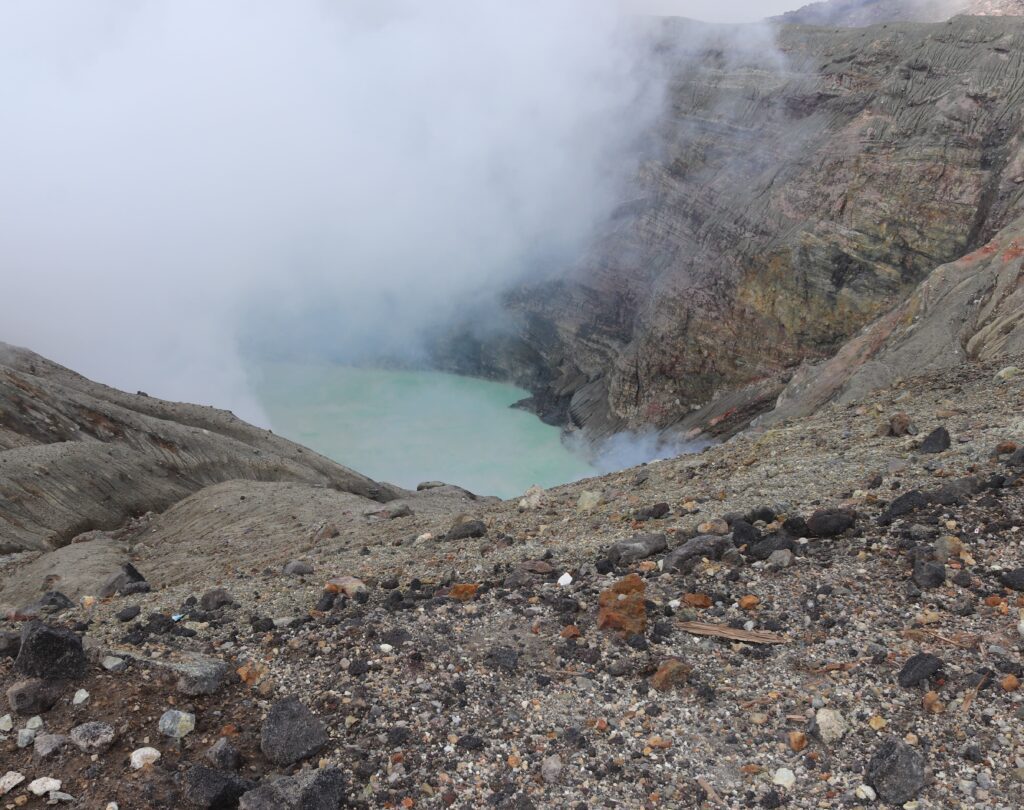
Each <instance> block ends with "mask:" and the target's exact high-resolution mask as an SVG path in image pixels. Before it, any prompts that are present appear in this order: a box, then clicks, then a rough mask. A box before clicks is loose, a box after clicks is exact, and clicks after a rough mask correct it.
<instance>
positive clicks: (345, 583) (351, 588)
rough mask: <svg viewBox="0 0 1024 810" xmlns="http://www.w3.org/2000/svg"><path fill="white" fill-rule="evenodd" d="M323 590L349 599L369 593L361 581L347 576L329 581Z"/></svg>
mask: <svg viewBox="0 0 1024 810" xmlns="http://www.w3.org/2000/svg"><path fill="white" fill-rule="evenodd" d="M324 590H325V591H329V592H331V593H342V594H344V595H345V596H347V597H348V598H349V599H355V598H356V597H358V596H359V595H360V594H364V593H367V594H368V593H369V592H370V589H369V588H367V587H366V584H365V583H364V582H363V581H362V580H361V579H356V578H355V577H350V576H348V575H345V576H340V577H334V578H333V579H329V580H328V581H327V584H326V585H324Z"/></svg>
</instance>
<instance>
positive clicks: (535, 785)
mask: <svg viewBox="0 0 1024 810" xmlns="http://www.w3.org/2000/svg"><path fill="white" fill-rule="evenodd" d="M1003 365H1007V363H1006V362H1005V361H1004V363H1003V364H1001V366H987V365H970V366H965V367H962V368H960V369H957V370H956V371H955V372H950V373H946V374H943V375H936V376H930V377H927V378H921V379H913V380H907V381H905V382H903V383H901V384H899V385H897V386H895V387H894V388H892V389H888V390H885V391H880V392H876V394H874V395H873V396H872V398H871V399H870V400H869V401H865V402H862V403H858V404H855V405H852V406H844V407H830V408H828V409H826V410H824V411H823V412H821V413H820V414H818V415H816V416H814V417H811V418H808V419H805V420H801V421H799V422H794V423H791V424H786V425H783V426H781V427H778V428H773V429H771V430H768V431H763V432H756V431H753V432H750V433H748V434H744V435H742V436H740V437H737V438H736V439H734V440H733V441H731V442H729V443H727V444H725V445H721V446H718V447H714V448H711V449H709V450H707V451H705V452H704V453H702V454H700V455H696V456H688V457H681V458H678V459H672V460H669V461H664V462H658V463H654V464H650V465H647V466H644V467H641V468H636V469H632V470H627V471H623V472H621V473H617V474H614V475H610V476H605V477H602V478H595V479H592V480H588V481H583V482H578V483H575V484H572V485H568V486H564V487H559V488H556V489H554V490H551V491H549V492H543V493H542V492H535V493H531V494H530V495H528V497H527V498H526V499H525V500H524V502H523V503H520V502H518V501H510V502H505V503H489V502H480V501H467V503H468V504H469V505H468V506H467V507H466V509H467V514H464V515H458V516H456V515H454V514H448V513H443V512H441V511H439V510H437V509H434V510H430V511H429V513H422V514H421V513H416V512H415V511H414V513H413V514H411V515H405V516H399V517H396V518H394V519H387V518H381V517H378V516H371V517H367V518H366V519H365V520H364V521H362V522H361V523H359V522H356V523H353V524H352V525H350V526H346V527H345V528H344V529H343V530H342V531H339V533H338V536H335V537H330V536H329V535H330V534H331V533H330V532H326V533H325V532H322V531H321V532H320V533H319V535H318V539H311V540H309V541H308V542H303V543H301V544H299V545H294V546H291V547H281V546H279V545H274V546H268V547H262V546H261V545H260V539H259V538H258V537H251V535H250V537H251V539H250V541H249V543H250V545H249V546H248V547H246V548H244V549H241V550H240V549H238V548H237V543H236V544H235V547H233V548H225V547H224V544H221V543H218V542H216V538H214V537H194V538H190V539H189V540H188V541H187V542H186V541H182V544H181V545H180V546H179V547H176V548H175V549H174V553H173V555H166V554H163V553H162V550H161V548H160V546H159V544H154V539H153V538H159V537H160V536H161V534H160V518H159V517H153V518H152V519H151V520H147V521H140V522H139V524H138V526H137V528H136V529H135V536H134V537H133V538H131V539H130V540H129V541H127V542H128V543H129V545H130V546H131V547H132V548H133V549H134V554H135V558H134V559H135V565H136V567H137V568H138V570H139V571H140V572H141V573H142V574H143V575H144V576H145V577H146V578H147V579H149V580H151V581H152V582H154V583H168V584H166V585H165V586H163V587H157V588H155V589H154V590H153V591H152V592H151V593H145V594H134V595H128V596H123V595H116V596H114V597H111V598H108V599H97V600H95V601H93V600H86V602H85V604H79V605H73V606H71V607H66V608H64V609H60V608H56V609H54V610H53V611H51V612H45V611H43V612H42V613H41V614H40V618H42V619H43V620H44V621H45V622H47V623H49V624H52V625H55V626H62V627H75V628H76V629H77V630H78V631H79V632H83V633H84V640H85V651H86V653H87V655H88V660H89V665H88V669H87V672H86V674H85V676H84V677H78V678H75V679H73V682H71V683H67V684H65V685H64V691H63V693H62V695H61V697H60V699H59V700H58V701H57V703H56V705H55V706H54V708H52V709H50V710H49V711H47V712H43V713H41V714H40V715H39V716H40V718H41V720H42V725H43V727H42V729H40V730H39V732H38V734H45V733H52V734H62V735H64V734H68V733H69V732H70V731H71V729H72V728H74V727H76V726H78V725H80V724H81V723H84V722H86V721H104V722H106V723H109V724H110V725H111V726H112V727H113V729H114V741H113V743H112V744H111V745H110V747H109V748H107V749H106V750H104V751H101V752H99V753H90V752H88V751H86V752H83V751H80V750H79V749H78V748H77V747H75V746H74V745H73V744H71V745H68V746H65V747H63V748H61V749H59V750H58V751H57V753H54V754H51V755H50V756H49V757H46V758H40V757H39V755H38V754H36V753H35V751H34V745H28V746H27V747H26V748H18V745H17V737H18V733H19V730H21V729H23V728H25V726H26V724H28V722H29V716H19V715H17V714H13V713H12V716H11V729H10V730H9V731H7V732H4V731H0V762H2V767H0V777H2V774H3V773H4V772H6V771H13V772H17V773H20V774H22V775H23V776H24V777H25V781H24V782H22V783H21V784H19V785H18V786H17V787H15V788H13V789H12V790H11V791H10V792H9V793H7V795H5V796H3V797H2V798H0V803H2V804H3V806H4V807H16V806H25V807H36V806H44V805H45V804H46V801H47V800H48V798H52V797H53V794H46V795H44V796H41V797H39V798H36V797H34V796H32V794H31V793H29V792H28V789H27V785H28V784H29V783H30V782H31V781H32V780H35V779H38V778H40V777H53V778H56V779H58V780H60V781H61V783H62V785H61V788H60V791H61V792H62V793H65V794H67V795H68V796H69V797H72V798H70V799H69V800H67V801H66V804H67V806H71V807H83V808H103V807H106V806H107V803H108V802H116V803H117V804H118V805H119V807H120V808H135V807H182V806H196V807H221V806H223V807H233V806H238V796H239V795H241V794H242V793H244V792H245V791H244V790H243V788H246V789H248V788H251V787H252V786H253V785H255V784H262V785H267V784H268V783H270V782H271V781H272V780H273V779H274V778H275V777H276V776H279V775H288V774H291V773H296V772H298V773H300V774H304V775H305V777H306V778H311V774H310V769H316V768H319V769H320V773H321V774H334V773H338V774H340V775H341V777H342V778H343V780H344V795H345V797H346V800H347V802H348V804H349V805H351V806H355V807H374V808H376V807H459V808H470V807H473V808H475V807H487V806H494V807H499V808H504V807H507V808H529V807H535V808H547V807H553V808H554V807H558V808H562V807H566V808H583V807H586V808H600V807H624V808H633V807H637V808H640V807H670V808H671V807H681V808H684V807H730V808H731V807H737V808H738V807H783V806H784V807H793V808H810V807H820V808H831V807H843V806H861V805H863V806H871V805H876V806H905V807H915V806H916V807H921V808H952V807H978V808H1016V807H1019V806H1021V805H1022V804H1024V724H1022V723H1021V720H1022V719H1024V706H1022V696H1024V692H1022V691H1020V690H1019V688H1018V687H1019V682H1020V679H1021V678H1024V671H1022V658H1021V651H1022V645H1024V638H1022V632H1024V626H1020V625H1019V623H1020V621H1021V609H1022V607H1024V600H1022V597H1021V590H1022V589H1024V571H1019V569H1021V568H1022V567H1024V547H1022V543H1021V540H1022V532H1021V526H1022V525H1024V515H1022V500H1024V497H1022V494H1024V493H1022V489H1021V485H1020V482H1019V481H1018V476H1019V475H1021V473H1022V472H1024V458H1021V456H1022V455H1024V454H1018V455H1014V449H1015V448H1014V446H1013V445H1012V443H1013V442H1021V443H1022V444H1024V408H1022V405H1024V375H1022V376H1019V377H1014V378H1012V379H1009V380H1005V381H1004V380H999V379H997V376H996V373H997V372H998V371H1000V368H1001V367H1002V366H1003ZM1022 365H1024V363H1022ZM898 415H899V416H898ZM907 423H910V426H911V427H910V430H911V432H909V433H907V432H905V428H907V426H908V425H907ZM891 426H894V427H895V432H897V433H903V434H904V435H882V434H884V433H892V432H893V431H892V430H890V427H891ZM940 427H941V428H945V429H946V430H947V431H948V433H949V435H950V446H949V447H948V448H947V449H941V448H942V446H943V445H944V442H943V441H942V439H943V436H942V435H941V432H940V434H937V435H936V436H929V434H931V433H932V432H933V431H934V430H935V429H936V428H940ZM926 438H927V441H926ZM923 443H924V445H925V447H924V448H922V444H923ZM932 444H936V445H937V446H938V448H940V451H939V452H935V453H929V452H924V449H929V448H930V445H932ZM1018 465H1019V466H1018ZM915 493H916V494H915ZM460 508H461V507H460ZM473 520H479V521H480V522H481V524H480V525H476V526H474V525H472V523H471V522H470V521H473ZM453 526H459V527H462V528H463V530H464V531H462V532H456V534H457V533H462V534H473V533H476V534H479V533H480V532H485V533H484V534H483V536H481V537H467V538H465V539H446V535H448V534H449V531H450V530H451V529H452V528H453ZM474 529H475V531H474ZM652 534H653V535H656V537H654V538H653V539H650V538H649V539H646V540H644V541H643V542H642V543H640V544H635V546H634V547H632V553H631V550H630V549H629V548H627V549H625V556H623V557H621V558H620V557H619V553H620V552H621V551H623V547H621V546H620V547H615V544H616V543H617V542H618V541H622V540H627V539H629V538H632V537H634V536H637V535H652ZM657 535H661V536H662V537H661V538H659V537H657ZM696 537H700V538H703V539H702V540H700V541H696V542H695V541H694V538H696ZM687 544H689V545H687ZM636 546H639V547H640V548H639V550H636ZM697 547H699V550H700V552H701V553H698V554H696V555H695V556H689V557H688V556H687V553H686V552H685V551H684V552H680V551H679V549H681V548H685V549H691V548H697ZM658 549H663V550H658ZM648 552H650V553H648ZM772 552H774V554H773V553H772ZM182 556H189V557H191V558H192V559H202V560H204V562H206V563H207V571H206V573H205V574H204V575H203V576H198V575H195V576H193V575H191V574H190V575H189V579H188V580H187V581H178V578H176V577H175V574H174V570H173V569H174V565H173V560H174V559H180V558H181V557H182ZM289 559H296V560H300V561H302V562H304V563H306V564H308V566H309V569H311V572H310V573H306V574H285V573H283V565H284V563H285V562H287V561H288V560H289ZM18 564H20V563H18V562H16V561H14V560H8V561H7V567H6V568H5V569H4V570H5V574H6V575H8V576H16V575H17V565H18ZM673 565H675V566H678V570H669V569H670V568H671V567H672V566H673ZM309 569H306V570H309ZM300 570H302V569H300ZM565 575H568V577H566V576H565ZM342 576H350V577H355V578H357V579H358V580H359V581H360V583H359V584H356V583H353V582H350V581H342V580H338V579H337V578H338V577H342ZM570 577H571V581H569V578H570ZM331 580H334V581H335V584H334V585H329V584H328V587H327V589H325V584H327V583H329V582H330V581H331ZM617 583H620V584H619V585H618V588H617V590H618V591H619V592H618V593H617V592H614V591H612V590H611V589H612V588H613V586H615V585H616V584H617ZM213 589H224V590H225V591H226V592H227V593H226V594H223V593H221V594H217V593H216V592H212V590H213ZM334 591H338V593H334ZM346 591H347V592H348V593H347V594H346ZM225 601H226V604H219V603H221V602H225ZM135 605H137V606H139V608H140V611H139V615H138V616H137V617H134V618H128V619H127V620H124V621H122V620H121V619H119V618H118V616H117V614H118V613H120V612H122V611H123V610H124V609H125V608H127V607H131V606H135ZM34 612H38V611H29V610H22V612H21V613H22V615H26V616H27V615H28V614H30V613H34ZM122 618H125V616H122ZM27 624H28V623H27V622H26V621H24V620H22V619H21V617H20V616H19V617H16V620H11V621H9V622H8V623H6V624H5V625H4V626H3V628H2V629H3V630H5V631H9V632H17V631H20V630H21V629H23V628H24V627H25V626H26V625H27ZM695 631H699V632H702V633H711V634H712V635H700V634H698V633H697V632H695ZM725 636H727V637H725ZM0 649H2V648H0ZM183 652H192V653H197V654H201V655H203V656H205V657H206V658H209V659H211V660H213V661H219V662H225V663H226V664H227V665H228V666H227V671H226V674H223V677H221V676H220V675H218V676H216V677H213V681H214V683H212V685H211V686H210V690H209V691H213V694H209V695H195V694H192V695H188V694H182V688H181V685H180V684H178V683H177V673H170V674H169V670H168V665H167V664H166V663H165V662H167V661H172V662H173V661H175V660H177V659H178V658H180V656H181V654H182V653H183ZM109 655H116V656H117V657H118V658H120V659H122V663H121V664H120V665H117V667H118V668H119V667H120V666H123V667H124V668H123V669H121V670H120V671H107V670H106V669H104V666H103V664H102V661H103V660H104V658H105V657H106V656H109ZM25 656H26V652H25V651H24V650H23V651H22V659H19V661H22V660H24V659H25ZM914 656H918V657H917V658H914ZM911 659H914V660H913V661H911ZM908 661H910V664H908ZM107 664H108V665H113V662H111V661H108V662H107ZM16 666H21V671H17V670H16ZM25 674H26V673H25V671H24V665H23V664H22V665H16V664H15V661H14V659H12V658H9V657H8V658H0V686H2V687H3V688H4V689H8V688H9V687H11V686H12V685H13V684H14V683H15V682H16V681H18V680H19V679H22V678H23V677H24V676H25ZM81 688H84V689H85V690H87V691H88V692H89V693H90V697H89V699H88V700H86V701H85V702H84V703H82V704H80V705H73V704H72V696H73V695H74V694H75V692H76V690H78V689H81ZM186 691H193V692H194V691H195V689H191V690H190V689H186ZM289 696H294V697H297V698H298V700H299V701H300V702H301V703H302V704H303V705H304V706H306V707H308V709H309V710H311V711H312V713H313V714H314V715H315V716H316V717H317V718H319V722H322V723H323V724H324V727H325V730H326V734H327V740H326V742H325V743H323V744H320V745H311V746H310V748H311V749H316V750H312V751H311V752H310V751H306V752H304V754H305V755H304V756H301V757H300V758H299V759H298V760H296V761H293V762H289V763H288V764H286V765H283V764H281V763H282V756H281V754H280V752H279V751H278V750H277V746H279V745H280V744H283V743H282V741H283V740H289V741H290V740H292V739H293V735H292V734H291V733H290V732H288V731H287V730H284V731H282V730H281V729H280V728H278V727H277V720H276V719H274V718H271V721H268V719H267V716H268V712H269V711H270V709H271V707H273V706H275V705H276V704H277V703H278V702H279V701H280V700H282V699H283V698H286V697H289ZM168 709H177V710H181V711H186V712H190V713H192V714H194V715H195V722H196V726H195V730H194V731H191V732H190V733H189V734H187V735H186V736H185V737H184V738H183V739H181V740H180V741H179V740H172V739H170V738H168V737H167V736H164V735H163V734H161V732H160V730H159V728H158V721H159V718H160V717H161V715H162V714H163V713H164V712H165V711H167V710H168ZM2 711H6V709H3V710H0V714H2ZM268 722H269V723H270V731H266V729H265V726H266V725H267V723H268ZM298 725H299V726H300V727H301V728H303V729H305V730H307V731H308V730H309V729H310V728H311V727H313V726H315V725H316V722H314V721H311V720H309V719H307V720H306V721H304V722H302V723H299V724H298ZM0 728H3V725H2V724H0ZM264 732H266V733H264ZM268 734H269V736H270V737H271V739H270V740H269V742H268V740H267V739H266V737H267V736H268ZM221 737H226V738H227V739H228V740H229V741H230V742H231V744H232V745H234V746H235V747H236V748H237V749H238V751H239V753H240V756H241V765H240V766H239V769H238V770H237V773H236V772H235V770H234V768H233V766H234V763H229V765H228V766H225V763H224V762H222V761H219V760H218V761H217V763H216V764H215V763H214V762H213V761H212V760H210V759H209V758H208V757H207V749H208V748H209V747H210V746H211V745H212V744H213V743H215V742H216V741H217V740H218V739H220V738H221ZM144 746H151V747H153V748H156V749H157V750H159V752H160V753H161V758H160V759H159V760H158V761H156V762H155V763H153V764H150V765H147V766H145V767H144V768H142V769H140V770H135V769H133V768H132V767H131V765H130V764H129V758H130V756H131V754H132V752H133V751H135V750H137V749H139V748H142V747H144ZM197 765H203V766H204V767H209V768H211V769H212V770H213V772H214V773H215V774H216V775H217V778H220V779H221V780H222V782H223V783H224V784H229V785H234V786H235V787H237V790H235V789H234V788H231V789H227V788H224V789H220V790H219V792H218V791H212V792H211V791H210V790H205V789H204V786H205V785H206V782H202V780H200V779H199V776H203V778H204V779H206V780H207V781H209V780H210V779H213V778H214V777H211V776H210V775H209V774H205V772H201V771H198V770H196V768H195V766H197ZM334 768H337V769H338V770H337V772H336V771H334V770H332V769H334ZM232 780H234V781H232ZM243 780H249V782H250V783H251V784H242V782H243ZM220 784H221V783H218V785H220ZM327 793H328V791H326V790H321V791H320V795H321V796H327ZM211 796H212V798H211ZM56 799H57V801H61V799H60V797H56ZM254 801H255V798H254V795H253V794H252V793H249V794H247V795H246V798H243V799H242V806H243V807H246V806H257V805H255V804H252V802H254ZM247 803H248V804H247ZM915 803H916V804H915ZM276 806H279V807H280V806H310V807H312V806H321V805H314V804H310V803H309V801H306V804H302V803H301V802H300V803H299V804H292V805H289V804H287V801H278V803H277V805H276ZM322 806H336V805H330V804H324V805H322Z"/></svg>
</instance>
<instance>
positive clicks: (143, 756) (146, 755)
mask: <svg viewBox="0 0 1024 810" xmlns="http://www.w3.org/2000/svg"><path fill="white" fill-rule="evenodd" d="M158 759H160V752H159V751H157V750H156V749H155V748H149V747H146V748H136V749H135V750H134V751H132V755H131V757H130V761H131V766H132V768H133V769H134V770H136V771H141V770H142V769H143V768H145V767H146V766H147V765H152V764H153V763H154V762H156V761H157V760H158Z"/></svg>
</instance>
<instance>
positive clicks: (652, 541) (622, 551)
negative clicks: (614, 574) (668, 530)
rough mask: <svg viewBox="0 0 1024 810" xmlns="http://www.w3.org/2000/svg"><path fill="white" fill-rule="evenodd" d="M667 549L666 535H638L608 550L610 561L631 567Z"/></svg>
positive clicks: (621, 541) (619, 542)
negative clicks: (634, 563) (632, 564)
mask: <svg viewBox="0 0 1024 810" xmlns="http://www.w3.org/2000/svg"><path fill="white" fill-rule="evenodd" d="M667 548H668V538H667V537H666V536H665V535H664V534H660V533H658V534H638V535H636V536H635V537H630V538H629V539H627V540H619V541H618V542H617V543H615V544H614V545H613V546H612V547H611V548H610V549H609V550H608V559H609V560H611V561H612V562H613V563H615V564H616V565H629V564H630V563H633V562H638V561H639V560H643V559H646V558H647V557H650V556H652V555H654V554H657V553H658V552H659V551H664V550H665V549H667Z"/></svg>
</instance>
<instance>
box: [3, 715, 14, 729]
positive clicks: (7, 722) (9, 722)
mask: <svg viewBox="0 0 1024 810" xmlns="http://www.w3.org/2000/svg"><path fill="white" fill-rule="evenodd" d="M13 728H14V719H13V718H12V717H11V716H10V715H9V714H5V715H4V716H3V717H0V733H4V732H7V731H10V730H12V729H13Z"/></svg>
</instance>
